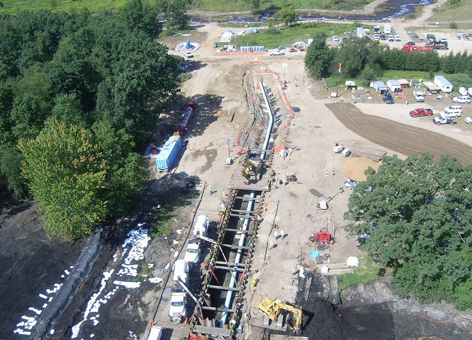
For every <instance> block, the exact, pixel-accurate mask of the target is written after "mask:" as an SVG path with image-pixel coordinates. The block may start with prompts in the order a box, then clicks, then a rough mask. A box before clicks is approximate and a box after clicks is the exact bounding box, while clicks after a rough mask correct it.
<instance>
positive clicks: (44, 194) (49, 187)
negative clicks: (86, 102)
mask: <svg viewBox="0 0 472 340" xmlns="http://www.w3.org/2000/svg"><path fill="white" fill-rule="evenodd" d="M19 148H20V150H21V152H22V154H23V156H24V161H23V164H22V171H23V172H22V174H23V176H24V178H25V179H26V180H27V181H28V184H29V187H30V190H31V192H32V194H33V197H34V198H35V200H36V201H37V203H38V206H39V207H38V210H39V211H40V212H42V213H43V215H42V219H44V220H45V225H44V229H45V230H46V232H47V234H48V236H49V237H66V238H71V239H75V238H79V237H81V236H83V235H86V234H90V233H91V232H92V230H93V228H94V227H95V226H97V224H98V223H100V222H102V221H103V220H104V219H105V216H106V214H107V204H108V203H107V202H106V201H104V200H103V199H102V198H101V195H100V193H101V191H102V190H103V188H104V187H105V175H106V171H107V164H106V161H105V160H104V159H103V153H102V152H101V150H100V147H99V146H98V145H97V144H96V143H95V142H94V139H93V135H92V134H91V132H90V131H87V130H85V129H79V128H78V127H77V126H74V125H71V126H67V125H66V124H65V123H59V122H57V121H55V120H50V121H48V123H47V124H46V125H45V128H44V129H43V130H42V131H41V133H40V134H39V135H38V137H37V138H36V139H34V140H33V139H30V140H21V141H20V143H19Z"/></svg>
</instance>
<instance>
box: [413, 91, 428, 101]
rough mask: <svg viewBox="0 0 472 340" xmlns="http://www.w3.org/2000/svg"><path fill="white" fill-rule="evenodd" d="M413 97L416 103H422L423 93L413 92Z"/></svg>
mask: <svg viewBox="0 0 472 340" xmlns="http://www.w3.org/2000/svg"><path fill="white" fill-rule="evenodd" d="M413 95H414V96H415V99H416V101H417V102H418V103H422V102H424V96H425V92H424V91H413Z"/></svg>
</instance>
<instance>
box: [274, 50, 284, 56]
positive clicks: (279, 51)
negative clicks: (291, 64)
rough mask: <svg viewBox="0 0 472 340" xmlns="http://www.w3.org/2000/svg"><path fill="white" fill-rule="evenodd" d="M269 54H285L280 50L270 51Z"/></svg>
mask: <svg viewBox="0 0 472 340" xmlns="http://www.w3.org/2000/svg"><path fill="white" fill-rule="evenodd" d="M270 55H285V53H284V51H281V50H273V51H271V52H270Z"/></svg>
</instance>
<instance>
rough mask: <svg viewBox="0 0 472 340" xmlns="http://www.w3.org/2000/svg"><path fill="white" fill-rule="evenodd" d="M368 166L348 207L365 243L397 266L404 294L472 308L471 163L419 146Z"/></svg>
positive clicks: (385, 263)
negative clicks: (433, 153)
mask: <svg viewBox="0 0 472 340" xmlns="http://www.w3.org/2000/svg"><path fill="white" fill-rule="evenodd" d="M366 174H367V180H366V181H365V182H359V183H358V185H357V186H356V187H355V188H354V192H353V194H352V195H351V197H350V199H349V210H348V212H347V213H346V214H345V218H346V219H348V220H350V221H352V223H351V224H350V225H349V226H348V227H347V230H348V231H349V232H350V233H351V235H356V236H358V237H360V238H361V239H362V240H364V241H365V243H364V245H363V246H362V247H361V249H362V250H364V251H366V252H367V254H369V256H370V257H371V259H373V260H374V261H376V262H378V263H379V264H380V266H381V267H382V268H384V269H386V268H391V269H393V275H394V280H395V282H396V288H397V292H398V293H399V294H400V295H401V296H403V297H410V296H413V297H415V298H417V299H419V300H421V301H425V302H432V301H443V300H444V301H448V302H454V303H455V304H456V306H457V307H458V308H461V309H465V308H472V295H471V294H470V290H471V289H472V274H471V270H472V261H471V258H472V248H471V246H470V245H471V244H472V176H471V175H472V167H470V166H468V167H465V168H464V167H463V166H462V165H461V164H460V163H459V162H458V161H457V160H455V159H452V158H450V157H448V156H443V157H442V158H441V159H440V160H439V161H436V162H435V160H434V159H433V156H431V155H429V154H419V155H415V156H411V157H409V158H407V159H406V160H400V159H399V158H398V157H384V159H383V160H382V165H381V166H380V168H379V169H378V170H377V171H375V170H373V169H372V168H369V169H368V170H367V171H366Z"/></svg>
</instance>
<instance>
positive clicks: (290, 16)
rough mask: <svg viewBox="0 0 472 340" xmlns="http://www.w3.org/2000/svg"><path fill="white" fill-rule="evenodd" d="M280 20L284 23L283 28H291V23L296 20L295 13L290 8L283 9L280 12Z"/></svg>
mask: <svg viewBox="0 0 472 340" xmlns="http://www.w3.org/2000/svg"><path fill="white" fill-rule="evenodd" d="M279 16H280V18H281V19H282V21H283V22H284V25H285V26H292V25H293V23H294V22H295V21H296V20H297V17H298V16H297V13H295V10H294V9H293V8H292V7H285V8H283V9H282V10H281V11H280V14H279Z"/></svg>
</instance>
